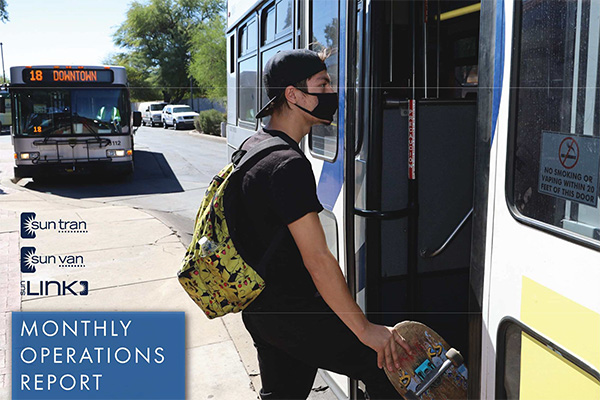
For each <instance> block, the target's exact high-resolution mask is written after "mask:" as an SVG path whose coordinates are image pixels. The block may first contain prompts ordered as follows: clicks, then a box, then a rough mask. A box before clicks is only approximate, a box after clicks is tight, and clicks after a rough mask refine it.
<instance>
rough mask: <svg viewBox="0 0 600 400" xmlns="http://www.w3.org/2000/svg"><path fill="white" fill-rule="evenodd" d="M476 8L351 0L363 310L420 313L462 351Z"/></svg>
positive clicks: (376, 314) (384, 314) (415, 316)
mask: <svg viewBox="0 0 600 400" xmlns="http://www.w3.org/2000/svg"><path fill="white" fill-rule="evenodd" d="M367 7H368V9H365V8H367ZM479 10H480V3H478V2H476V1H410V2H409V1H400V2H398V1H386V2H370V3H366V4H363V3H362V2H359V4H358V8H357V10H356V12H357V16H358V18H357V27H356V31H357V37H356V41H357V42H356V53H357V56H356V57H357V64H356V65H357V68H356V81H357V86H358V87H359V88H365V89H364V90H362V89H360V90H358V91H357V95H356V102H357V104H356V108H357V110H362V111H361V112H360V113H357V114H358V115H357V117H356V118H357V121H356V133H355V138H354V139H355V143H356V152H355V154H356V157H355V174H356V181H357V182H359V181H360V179H363V185H364V186H365V189H366V190H362V194H361V195H362V196H363V199H362V200H361V199H358V200H356V204H355V207H356V208H361V206H362V207H365V208H366V209H370V210H379V211H380V216H379V217H375V218H364V219H363V220H364V221H360V222H357V224H364V227H365V229H366V243H365V247H366V248H365V250H364V252H365V255H364V257H365V260H366V265H368V268H366V272H365V274H366V276H365V277H363V278H362V279H365V280H366V285H365V287H366V299H367V300H366V308H367V313H368V314H369V315H370V318H371V319H372V320H373V321H374V322H379V323H384V324H386V325H392V326H393V325H394V324H395V323H397V322H398V321H401V320H414V321H420V322H422V323H424V324H426V325H428V326H430V327H432V328H433V329H434V330H436V331H437V332H438V333H440V334H441V335H442V336H443V337H444V338H445V339H446V340H447V341H448V343H450V344H451V345H452V346H453V347H456V348H457V349H460V350H461V352H462V353H463V355H464V356H465V359H467V357H468V349H469V335H468V332H469V320H468V315H469V299H470V284H469V275H470V257H471V232H472V229H471V228H472V227H471V223H472V222H471V221H472V217H471V215H472V210H473V182H474V172H473V171H474V156H475V132H476V127H477V88H478V48H479V19H480V12H479ZM361 24H362V25H361ZM409 99H412V100H414V101H415V104H416V120H415V122H416V132H417V134H416V165H415V173H416V176H415V179H409V171H408V169H409V167H408V163H407V158H406V155H407V154H409V145H408V143H409V118H410V117H411V114H410V110H409ZM367 133H368V134H367ZM362 135H367V136H368V137H362ZM359 187H360V184H359V185H357V186H356V190H357V193H355V196H356V198H359V197H360V196H359V193H358V189H359ZM361 203H362V204H361ZM356 220H357V221H358V220H361V218H360V217H357V218H356ZM357 254H358V253H357ZM359 257H360V255H359ZM360 279H361V278H358V280H359V281H360Z"/></svg>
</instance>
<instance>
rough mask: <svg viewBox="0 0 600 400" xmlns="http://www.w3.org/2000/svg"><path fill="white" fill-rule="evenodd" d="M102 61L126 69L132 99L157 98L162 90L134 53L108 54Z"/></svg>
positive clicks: (145, 99) (146, 99)
mask: <svg viewBox="0 0 600 400" xmlns="http://www.w3.org/2000/svg"><path fill="white" fill-rule="evenodd" d="M103 63H104V64H105V65H119V66H122V67H125V70H126V71H127V81H128V82H129V88H130V94H131V100H132V101H148V100H158V99H160V98H161V96H162V92H161V91H160V90H159V89H157V87H156V86H157V85H156V83H155V82H154V79H153V77H152V73H151V71H150V70H148V69H146V66H145V65H144V64H143V62H142V61H141V60H139V59H138V58H136V56H135V55H131V54H127V53H116V54H111V55H110V56H108V57H107V58H106V59H105V60H104V61H103Z"/></svg>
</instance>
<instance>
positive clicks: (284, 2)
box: [276, 0, 292, 34]
mask: <svg viewBox="0 0 600 400" xmlns="http://www.w3.org/2000/svg"><path fill="white" fill-rule="evenodd" d="M276 14H277V34H280V33H282V32H285V31H289V30H290V29H292V0H281V1H279V2H277V13H276Z"/></svg>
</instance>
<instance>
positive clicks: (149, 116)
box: [139, 102, 167, 127]
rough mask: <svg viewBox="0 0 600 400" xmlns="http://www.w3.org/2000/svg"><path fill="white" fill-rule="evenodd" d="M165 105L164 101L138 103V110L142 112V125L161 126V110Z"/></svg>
mask: <svg viewBox="0 0 600 400" xmlns="http://www.w3.org/2000/svg"><path fill="white" fill-rule="evenodd" d="M166 105H167V103H165V102H149V103H142V104H140V108H139V111H140V112H141V113H142V125H144V126H146V125H150V126H152V127H154V126H155V125H158V126H161V125H162V121H161V112H162V109H163V108H164V107H165V106H166Z"/></svg>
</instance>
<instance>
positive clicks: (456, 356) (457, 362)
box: [446, 348, 465, 367]
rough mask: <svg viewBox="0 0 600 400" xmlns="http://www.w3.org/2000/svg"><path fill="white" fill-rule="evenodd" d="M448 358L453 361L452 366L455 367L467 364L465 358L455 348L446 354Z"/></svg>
mask: <svg viewBox="0 0 600 400" xmlns="http://www.w3.org/2000/svg"><path fill="white" fill-rule="evenodd" d="M446 358H448V360H450V361H452V364H454V366H455V367H459V366H461V365H463V364H464V363H465V359H464V358H463V356H462V355H461V354H460V352H459V351H458V350H456V349H454V348H451V349H450V350H448V351H447V352H446Z"/></svg>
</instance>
